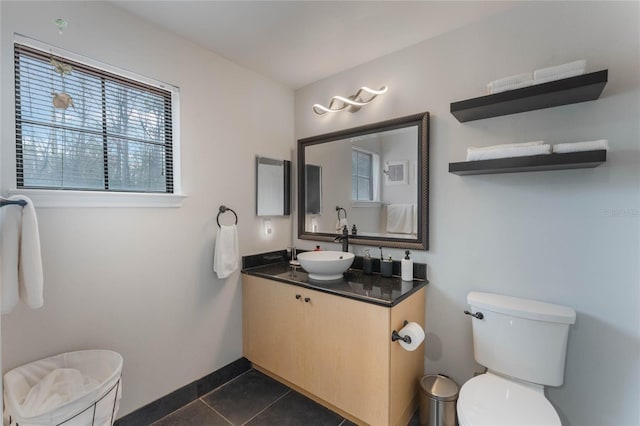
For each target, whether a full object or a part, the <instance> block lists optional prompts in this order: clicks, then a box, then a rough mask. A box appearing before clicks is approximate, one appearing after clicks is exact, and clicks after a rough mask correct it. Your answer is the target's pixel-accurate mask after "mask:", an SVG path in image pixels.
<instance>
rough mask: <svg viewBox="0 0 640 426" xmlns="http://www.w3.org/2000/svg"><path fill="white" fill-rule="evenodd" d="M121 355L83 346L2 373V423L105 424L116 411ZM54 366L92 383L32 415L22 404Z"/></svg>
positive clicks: (33, 425) (21, 425)
mask: <svg viewBox="0 0 640 426" xmlns="http://www.w3.org/2000/svg"><path fill="white" fill-rule="evenodd" d="M122 362H123V361H122V356H121V355H120V354H119V353H117V352H113V351H109V350H101V349H95V350H85V351H77V352H67V353H64V354H60V355H56V356H52V357H50V358H45V359H41V360H39V361H35V362H31V363H29V364H25V365H23V366H21V367H17V368H14V369H13V370H11V371H9V372H7V373H6V374H5V375H4V401H5V414H4V421H5V426H6V425H10V426H57V425H64V426H87V425H95V426H106V425H112V424H113V422H114V421H115V417H116V413H117V412H118V408H119V403H120V397H121V394H122V386H121V381H120V376H121V374H122ZM57 369H75V370H78V371H79V372H80V373H81V374H82V376H83V377H86V378H90V379H91V381H92V383H93V385H92V386H90V387H89V388H88V389H86V390H85V391H83V392H82V393H81V394H79V395H77V396H75V397H74V398H73V399H71V400H69V401H66V402H64V403H62V404H61V405H59V406H56V407H52V408H51V409H50V410H48V411H46V412H44V413H40V414H37V415H32V413H29V412H25V411H26V410H25V407H24V406H23V404H24V402H25V398H26V397H27V394H28V393H29V391H30V390H31V389H32V388H33V387H34V386H36V385H37V384H38V383H40V382H41V381H42V380H43V379H44V378H45V377H46V376H47V375H49V374H50V373H52V372H53V371H54V370H57Z"/></svg>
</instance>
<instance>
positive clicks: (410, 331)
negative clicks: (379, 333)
mask: <svg viewBox="0 0 640 426" xmlns="http://www.w3.org/2000/svg"><path fill="white" fill-rule="evenodd" d="M398 334H399V335H400V336H402V337H405V336H409V337H411V343H406V342H404V341H402V340H398V342H400V346H402V349H404V350H405V351H415V350H416V349H418V346H420V344H421V343H422V342H423V341H424V330H423V329H422V327H420V324H418V323H417V322H410V323H409V324H407V325H405V326H404V327H402V328H401V329H400V331H398Z"/></svg>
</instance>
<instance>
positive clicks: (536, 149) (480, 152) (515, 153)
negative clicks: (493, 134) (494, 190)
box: [467, 141, 551, 161]
mask: <svg viewBox="0 0 640 426" xmlns="http://www.w3.org/2000/svg"><path fill="white" fill-rule="evenodd" d="M545 154H551V145H549V144H545V143H541V141H538V142H526V143H521V144H505V145H502V146H500V145H494V146H492V147H486V148H473V147H469V148H467V161H478V160H494V159H497V158H510V157H527V156H529V155H545Z"/></svg>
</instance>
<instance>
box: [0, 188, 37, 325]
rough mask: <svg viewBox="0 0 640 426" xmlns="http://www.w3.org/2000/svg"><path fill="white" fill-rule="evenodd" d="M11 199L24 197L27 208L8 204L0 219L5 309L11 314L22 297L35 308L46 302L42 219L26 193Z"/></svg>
mask: <svg viewBox="0 0 640 426" xmlns="http://www.w3.org/2000/svg"><path fill="white" fill-rule="evenodd" d="M9 200H12V201H13V200H24V201H26V202H27V204H26V205H25V206H24V207H21V206H19V205H10V206H5V207H3V208H2V209H0V210H1V211H2V217H1V218H0V222H1V223H0V226H1V235H0V239H1V242H0V249H1V252H0V264H1V269H2V274H1V275H0V277H1V280H2V281H0V288H1V294H0V299H1V312H2V313H3V314H5V313H9V312H10V311H11V310H12V309H13V308H14V307H15V306H16V305H17V303H18V298H19V299H20V300H22V301H23V302H24V303H25V304H26V305H27V306H29V307H30V308H32V309H36V308H40V307H41V306H42V305H43V304H44V298H43V288H44V278H43V272H42V255H41V253H40V234H39V231H38V219H37V217H36V210H35V208H34V206H33V202H32V201H31V200H30V199H29V198H28V197H25V196H23V195H14V196H12V197H10V198H9Z"/></svg>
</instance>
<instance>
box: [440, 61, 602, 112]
mask: <svg viewBox="0 0 640 426" xmlns="http://www.w3.org/2000/svg"><path fill="white" fill-rule="evenodd" d="M607 75H608V70H602V71H597V72H592V73H589V74H583V75H579V76H577V77H570V78H564V79H562V80H555V81H550V82H548V83H543V84H537V85H535V86H529V87H523V88H521V89H515V90H509V91H506V92H501V93H496V94H493V95H487V96H480V97H479V98H473V99H467V100H464V101H458V102H453V103H452V104H451V114H453V115H454V116H455V117H456V118H457V119H458V121H460V122H461V123H464V122H465V121H473V120H480V119H482V118H489V117H498V116H500V115H509V114H515V113H518V112H524V111H533V110H536V109H543V108H551V107H555V106H559V105H568V104H575V103H578V102H586V101H593V100H595V99H598V98H599V97H600V94H601V93H602V90H603V89H604V86H605V85H606V84H607Z"/></svg>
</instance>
